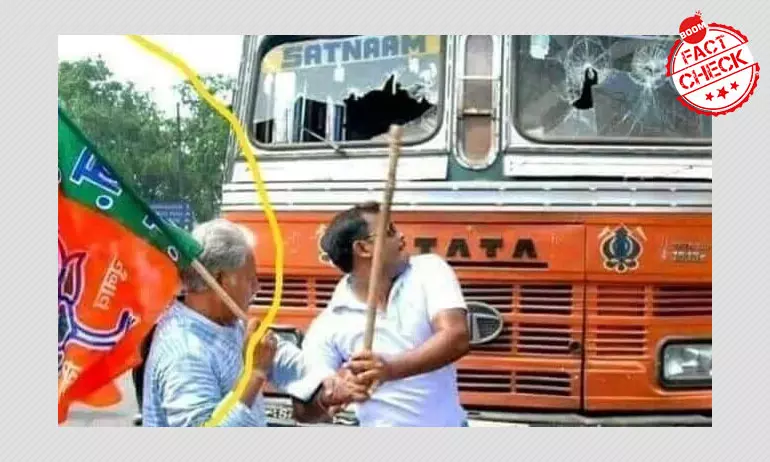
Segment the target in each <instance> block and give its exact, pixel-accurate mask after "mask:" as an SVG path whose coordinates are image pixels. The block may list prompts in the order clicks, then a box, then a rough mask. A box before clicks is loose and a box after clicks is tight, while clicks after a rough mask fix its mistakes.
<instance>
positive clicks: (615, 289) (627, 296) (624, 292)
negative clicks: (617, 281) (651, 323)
mask: <svg viewBox="0 0 770 462" xmlns="http://www.w3.org/2000/svg"><path fill="white" fill-rule="evenodd" d="M644 305H645V300H644V286H640V285H636V286H633V285H617V286H599V287H597V288H596V314H598V315H599V316H633V317H639V316H644Z"/></svg>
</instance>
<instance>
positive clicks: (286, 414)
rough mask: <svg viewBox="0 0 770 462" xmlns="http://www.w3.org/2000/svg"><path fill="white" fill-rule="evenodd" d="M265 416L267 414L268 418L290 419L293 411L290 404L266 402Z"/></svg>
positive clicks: (292, 416)
mask: <svg viewBox="0 0 770 462" xmlns="http://www.w3.org/2000/svg"><path fill="white" fill-rule="evenodd" d="M265 416H267V418H268V419H275V420H292V419H293V418H294V412H293V411H292V408H291V407H290V406H281V405H280V404H267V405H265Z"/></svg>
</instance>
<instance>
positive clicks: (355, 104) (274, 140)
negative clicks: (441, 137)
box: [252, 35, 443, 146]
mask: <svg viewBox="0 0 770 462" xmlns="http://www.w3.org/2000/svg"><path fill="white" fill-rule="evenodd" d="M442 60H443V49H442V41H441V38H440V36H425V35H403V36H400V35H389V36H385V35H383V36H354V37H345V38H334V39H327V38H323V39H320V38H319V39H313V40H306V41H301V42H298V41H294V42H287V43H283V44H281V45H279V46H277V47H275V48H272V49H271V50H269V51H268V52H267V53H266V54H265V55H264V56H263V58H262V60H261V63H260V64H261V68H260V73H259V80H258V83H257V84H258V87H257V95H256V102H255V104H256V106H255V111H254V117H253V121H252V130H253V135H254V137H255V139H256V141H258V142H260V143H263V144H270V145H286V144H295V143H313V144H319V145H323V144H326V145H327V146H337V145H339V144H345V143H350V142H365V143H372V142H374V143H378V144H379V143H381V144H384V143H387V142H388V130H389V128H390V125H391V124H394V123H395V124H402V125H405V126H404V137H403V140H404V141H405V142H414V141H421V140H426V139H427V138H428V137H430V136H432V135H433V134H434V133H435V131H436V129H437V127H438V124H439V123H438V122H439V111H438V105H439V98H440V95H441V92H442V90H443V89H442V85H441V78H442V71H441V69H442Z"/></svg>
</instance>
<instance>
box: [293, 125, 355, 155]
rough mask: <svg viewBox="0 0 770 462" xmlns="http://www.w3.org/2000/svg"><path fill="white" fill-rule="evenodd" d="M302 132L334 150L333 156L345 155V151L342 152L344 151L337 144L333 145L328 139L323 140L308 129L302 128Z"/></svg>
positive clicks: (323, 138)
mask: <svg viewBox="0 0 770 462" xmlns="http://www.w3.org/2000/svg"><path fill="white" fill-rule="evenodd" d="M302 130H303V131H306V132H308V133H309V134H310V135H311V136H312V137H313V138H315V139H317V140H318V141H321V142H323V143H324V144H325V145H327V146H329V147H330V148H332V149H334V153H335V154H340V155H343V156H344V155H347V153H346V152H345V150H344V149H342V148H341V147H340V145H339V144H337V143H335V142H334V141H332V140H330V139H327V138H325V137H323V136H321V135H319V134H317V133H315V132H314V131H312V130H310V129H308V128H305V127H302Z"/></svg>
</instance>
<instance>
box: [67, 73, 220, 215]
mask: <svg viewBox="0 0 770 462" xmlns="http://www.w3.org/2000/svg"><path fill="white" fill-rule="evenodd" d="M201 80H203V81H204V83H205V84H206V85H207V86H208V87H209V88H210V91H212V92H214V94H215V95H217V96H218V97H219V98H220V99H222V97H223V95H225V96H227V92H229V91H231V90H232V88H233V85H234V82H233V80H232V79H231V78H228V77H225V76H221V75H217V76H202V77H201ZM177 91H178V92H179V93H180V97H181V106H182V112H183V113H185V117H184V118H183V119H182V120H180V121H179V123H178V124H177V120H176V117H173V116H172V117H169V116H166V115H165V114H163V112H162V111H161V110H160V109H159V108H158V106H157V105H156V104H155V102H154V101H153V100H152V98H151V96H150V95H149V94H147V93H144V92H141V91H139V90H138V89H137V88H136V87H135V85H134V84H133V83H132V82H119V81H116V80H115V79H114V76H113V74H112V72H111V71H110V70H109V68H108V67H107V65H106V63H105V62H104V61H103V60H101V59H83V60H79V61H62V62H60V63H59V104H61V105H62V107H64V109H65V110H67V112H68V113H70V115H71V116H72V117H73V119H75V121H76V122H77V123H78V124H79V125H80V126H81V127H82V128H83V130H84V131H85V132H86V133H87V134H88V136H89V138H91V139H92V140H93V142H94V143H96V145H97V146H99V149H100V150H101V152H102V153H103V155H104V156H105V157H106V158H107V159H108V160H109V161H110V163H111V164H112V165H113V166H114V167H115V169H116V170H118V173H119V174H120V175H121V176H122V177H123V178H124V179H125V180H126V181H128V182H130V183H131V184H132V186H134V187H135V188H136V189H137V191H138V192H139V194H141V196H142V197H143V198H144V199H145V200H147V201H177V200H180V199H181V200H187V201H189V202H190V204H191V205H192V207H193V210H194V211H195V215H196V218H197V219H198V220H199V221H204V220H208V219H210V218H212V217H213V216H215V215H216V214H217V212H218V203H219V198H220V194H221V187H222V169H223V165H224V161H225V153H226V147H227V139H228V133H229V127H228V125H227V122H226V121H225V120H224V119H223V118H222V117H221V116H219V115H218V114H216V113H215V112H214V111H212V110H211V109H209V107H208V105H207V104H206V103H205V101H201V100H199V99H198V97H197V93H195V91H194V89H193V88H192V86H190V85H187V84H185V85H181V86H178V87H177ZM180 140H181V145H180ZM180 154H181V170H180V158H179V156H180ZM180 184H181V193H180V191H179V185H180Z"/></svg>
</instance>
